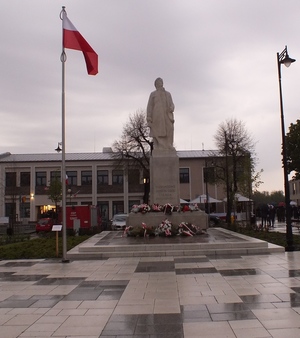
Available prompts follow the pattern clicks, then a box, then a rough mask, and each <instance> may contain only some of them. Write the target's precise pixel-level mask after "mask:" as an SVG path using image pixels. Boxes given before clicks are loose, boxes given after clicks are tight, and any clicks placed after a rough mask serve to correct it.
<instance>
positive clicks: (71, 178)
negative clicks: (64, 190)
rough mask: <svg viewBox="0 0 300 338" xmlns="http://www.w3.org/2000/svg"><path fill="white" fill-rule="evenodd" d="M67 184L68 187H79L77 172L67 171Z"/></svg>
mask: <svg viewBox="0 0 300 338" xmlns="http://www.w3.org/2000/svg"><path fill="white" fill-rule="evenodd" d="M66 173H67V177H68V180H67V184H68V185H77V171H67V172H66Z"/></svg>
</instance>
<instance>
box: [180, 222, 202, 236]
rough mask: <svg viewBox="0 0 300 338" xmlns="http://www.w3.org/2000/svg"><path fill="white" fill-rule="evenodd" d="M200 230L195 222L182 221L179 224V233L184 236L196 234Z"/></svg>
mask: <svg viewBox="0 0 300 338" xmlns="http://www.w3.org/2000/svg"><path fill="white" fill-rule="evenodd" d="M197 232H198V229H197V227H196V226H195V225H194V224H191V223H187V222H181V223H180V224H179V231H178V234H179V235H182V236H195V235H196V234H197Z"/></svg>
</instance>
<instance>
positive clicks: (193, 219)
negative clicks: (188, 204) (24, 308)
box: [126, 210, 208, 230]
mask: <svg viewBox="0 0 300 338" xmlns="http://www.w3.org/2000/svg"><path fill="white" fill-rule="evenodd" d="M165 219H168V220H169V221H170V222H171V223H172V224H173V225H176V226H178V225H179V224H180V223H181V222H187V223H192V224H194V225H196V226H197V227H199V229H201V230H206V229H207V228H208V215H207V214H206V213H205V212H204V211H201V210H198V211H186V212H173V213H172V214H170V215H167V214H164V213H163V212H147V213H145V214H142V213H140V212H138V213H130V214H129V216H128V218H127V221H126V226H133V227H137V226H141V225H142V223H145V224H146V225H147V226H158V225H159V224H160V223H161V222H162V221H164V220H165Z"/></svg>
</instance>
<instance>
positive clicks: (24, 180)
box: [20, 172, 30, 187]
mask: <svg viewBox="0 0 300 338" xmlns="http://www.w3.org/2000/svg"><path fill="white" fill-rule="evenodd" d="M20 186H21V187H30V172H21V173H20Z"/></svg>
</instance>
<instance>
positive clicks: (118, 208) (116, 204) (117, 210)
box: [113, 201, 124, 215]
mask: <svg viewBox="0 0 300 338" xmlns="http://www.w3.org/2000/svg"><path fill="white" fill-rule="evenodd" d="M123 213H124V202H123V201H113V215H116V214H123Z"/></svg>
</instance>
